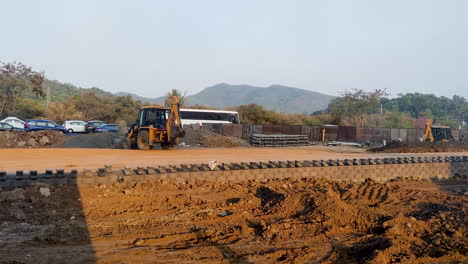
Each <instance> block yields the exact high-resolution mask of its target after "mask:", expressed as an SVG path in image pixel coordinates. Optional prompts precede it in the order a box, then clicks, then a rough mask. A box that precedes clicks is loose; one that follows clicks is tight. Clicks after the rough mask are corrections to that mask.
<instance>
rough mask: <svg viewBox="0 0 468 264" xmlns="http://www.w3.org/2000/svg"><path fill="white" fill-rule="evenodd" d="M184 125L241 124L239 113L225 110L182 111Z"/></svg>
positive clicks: (181, 117) (181, 116)
mask: <svg viewBox="0 0 468 264" xmlns="http://www.w3.org/2000/svg"><path fill="white" fill-rule="evenodd" d="M180 119H181V121H182V125H190V124H200V125H201V124H203V123H224V124H239V113H237V112H236V111H224V110H203V109H180Z"/></svg>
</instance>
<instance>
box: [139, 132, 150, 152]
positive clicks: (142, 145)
mask: <svg viewBox="0 0 468 264" xmlns="http://www.w3.org/2000/svg"><path fill="white" fill-rule="evenodd" d="M137 145H138V149H139V150H150V149H151V146H150V144H149V136H148V131H146V130H142V131H140V132H138V136H137Z"/></svg>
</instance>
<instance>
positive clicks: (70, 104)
mask: <svg viewBox="0 0 468 264" xmlns="http://www.w3.org/2000/svg"><path fill="white" fill-rule="evenodd" d="M75 104H76V102H75V101H74V100H68V101H67V102H65V103H58V102H54V103H50V105H49V107H48V108H47V109H46V117H47V119H50V120H53V121H55V122H57V123H59V124H62V123H63V122H64V121H66V120H81V119H83V113H81V112H79V111H78V110H77V109H76V105H75Z"/></svg>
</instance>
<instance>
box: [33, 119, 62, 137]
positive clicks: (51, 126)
mask: <svg viewBox="0 0 468 264" xmlns="http://www.w3.org/2000/svg"><path fill="white" fill-rule="evenodd" d="M24 130H26V131H38V130H56V131H60V132H62V133H64V134H66V133H67V129H66V128H64V127H63V126H59V125H57V124H56V123H54V122H52V121H49V120H41V119H28V120H26V123H24Z"/></svg>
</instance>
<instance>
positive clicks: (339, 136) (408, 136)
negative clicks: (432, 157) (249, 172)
mask: <svg viewBox="0 0 468 264" xmlns="http://www.w3.org/2000/svg"><path fill="white" fill-rule="evenodd" d="M203 129H204V130H206V131H210V132H214V133H217V134H220V135H224V136H232V137H239V138H243V139H249V138H250V136H251V135H253V134H265V135H279V134H282V135H306V136H307V137H308V140H310V141H322V130H323V129H325V131H326V132H325V138H326V141H335V140H338V141H345V142H365V141H371V142H377V141H380V142H382V141H383V140H385V141H387V142H389V141H392V140H402V141H406V142H411V143H414V142H419V141H420V140H421V139H422V137H423V136H424V129H423V128H408V129H406V128H384V127H376V128H373V127H365V128H360V127H352V126H296V125H246V124H206V123H205V124H203ZM452 135H453V137H454V138H455V140H457V141H458V140H460V138H461V136H462V135H464V136H463V140H467V138H466V137H468V133H467V132H466V131H459V130H458V129H452Z"/></svg>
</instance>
